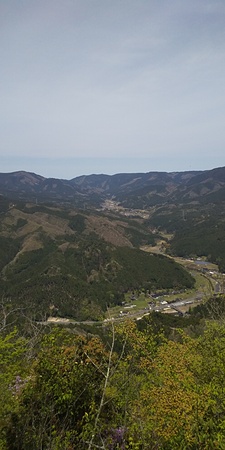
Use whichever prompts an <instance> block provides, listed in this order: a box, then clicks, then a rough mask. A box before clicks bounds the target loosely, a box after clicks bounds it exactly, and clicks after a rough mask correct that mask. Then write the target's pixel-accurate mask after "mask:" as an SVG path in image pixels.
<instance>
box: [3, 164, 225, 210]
mask: <svg viewBox="0 0 225 450" xmlns="http://www.w3.org/2000/svg"><path fill="white" fill-rule="evenodd" d="M0 193H1V194H2V195H5V196H7V197H12V198H14V197H16V198H21V199H27V200H33V201H34V200H38V201H41V200H47V199H51V200H56V201H69V202H70V201H72V202H73V203H75V204H77V205H78V206H81V205H82V203H83V204H84V203H85V202H88V203H92V202H93V204H95V205H96V204H99V203H101V202H102V201H104V200H105V199H107V198H112V197H113V199H114V200H115V201H117V202H120V203H121V205H122V206H124V207H128V208H143V209H144V208H148V207H151V206H154V205H160V204H165V202H170V203H171V202H172V203H181V202H182V203H189V202H200V203H205V202H217V201H221V200H224V199H225V167H220V168H215V169H212V170H205V171H187V172H147V173H129V174H128V173H121V174H115V175H104V174H102V175H88V176H85V175H83V176H79V177H76V178H73V179H71V180H64V179H57V178H45V177H43V176H40V175H37V174H35V173H30V172H25V171H18V172H12V173H0Z"/></svg>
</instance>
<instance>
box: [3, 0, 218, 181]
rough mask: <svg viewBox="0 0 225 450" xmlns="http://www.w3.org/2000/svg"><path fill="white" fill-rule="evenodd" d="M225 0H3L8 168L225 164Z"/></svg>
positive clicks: (50, 170) (49, 172)
mask: <svg viewBox="0 0 225 450" xmlns="http://www.w3.org/2000/svg"><path fill="white" fill-rule="evenodd" d="M224 155H225V1H224V0H218V1H217V0H0V156H1V159H0V161H1V166H0V172H11V171H16V170H28V171H32V172H35V173H38V174H40V175H43V176H47V177H57V178H67V179H69V178H73V177H75V176H77V175H82V174H90V173H108V174H112V173H118V172H148V171H152V170H158V171H168V172H171V171H183V170H193V169H198V170H199V169H202V170H205V169H211V168H214V167H219V166H224V165H225V156H224Z"/></svg>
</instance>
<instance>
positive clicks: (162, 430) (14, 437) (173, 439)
mask: <svg viewBox="0 0 225 450" xmlns="http://www.w3.org/2000/svg"><path fill="white" fill-rule="evenodd" d="M183 320H184V319H183ZM201 326H202V332H201V333H200V335H198V336H197V335H195V336H190V333H187V332H185V331H184V330H182V329H181V328H180V329H179V328H174V332H173V338H170V339H168V338H166V336H165V334H164V333H163V332H162V331H159V330H158V331H156V330H154V329H153V328H154V327H153V324H152V321H151V320H148V321H147V320H145V321H144V322H143V323H140V324H135V322H133V321H125V322H122V323H120V324H114V323H113V322H112V323H111V324H108V326H107V327H105V329H104V330H102V332H101V333H102V337H99V336H97V335H93V334H90V333H84V332H83V333H82V334H81V333H79V334H77V331H76V333H75V332H74V331H73V330H72V329H60V328H58V327H54V328H53V329H51V330H49V331H48V332H47V333H46V331H45V332H43V331H42V332H41V331H40V330H37V329H36V330H35V332H34V333H33V338H32V339H31V338H30V339H27V338H25V337H21V336H19V334H18V332H17V331H16V330H14V331H12V332H11V333H6V330H5V332H3V333H2V334H1V339H0V349H1V356H2V357H1V375H0V385H1V397H0V410H1V415H0V416H1V419H0V429H1V438H0V448H1V449H10V450H18V449H21V450H30V449H33V450H40V449H54V450H58V449H60V450H69V449H95V448H99V449H111V450H114V449H115V450H116V449H130V450H131V449H132V450H133V449H135V450H139V449H140V450H144V449H146V450H147V449H148V450H151V449H152V450H153V449H156V448H157V449H165V450H166V449H171V450H173V449H177V450H178V449H190V450H192V449H193V450H194V449H212V450H213V449H223V448H224V446H225V431H224V414H225V393H224V384H225V326H224V323H223V322H221V321H220V322H219V321H212V320H210V321H208V322H207V321H204V324H203V323H202V325H201Z"/></svg>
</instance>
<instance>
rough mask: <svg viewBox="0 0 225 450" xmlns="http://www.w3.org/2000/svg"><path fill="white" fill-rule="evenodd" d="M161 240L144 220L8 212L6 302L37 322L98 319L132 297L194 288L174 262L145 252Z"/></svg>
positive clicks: (0, 232)
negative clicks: (56, 318)
mask: <svg viewBox="0 0 225 450" xmlns="http://www.w3.org/2000/svg"><path fill="white" fill-rule="evenodd" d="M156 239H157V235H156V234H152V232H151V231H150V229H148V227H146V226H144V225H142V224H140V223H139V222H138V221H136V222H135V221H131V220H129V219H126V220H125V219H124V220H123V221H121V220H120V219H119V218H116V217H115V216H113V217H109V216H107V215H103V214H100V213H95V214H94V213H90V212H89V213H88V212H86V213H85V212H79V211H77V210H75V209H71V208H66V207H62V206H60V207H56V206H54V207H51V206H45V205H41V206H37V205H31V204H17V205H16V204H14V205H8V209H7V210H4V207H3V208H2V214H1V228H0V243H1V250H0V270H1V284H0V295H1V297H2V298H4V299H5V300H4V301H5V303H6V304H8V303H10V305H11V308H12V309H15V308H21V309H22V310H23V311H24V313H27V314H32V317H33V318H35V319H36V320H45V319H46V317H48V316H49V315H55V316H59V317H70V318H74V319H79V320H86V319H94V320H98V319H103V318H104V312H105V311H106V309H107V307H109V306H112V305H116V304H121V302H122V301H123V300H124V294H125V293H126V292H128V291H130V292H131V291H132V290H134V289H144V290H150V291H154V290H155V289H185V288H188V287H191V286H193V283H194V280H193V278H192V277H191V276H190V275H189V274H188V273H187V272H186V271H185V270H184V269H183V268H182V267H181V266H179V265H178V264H176V263H175V262H174V261H173V260H171V259H169V258H166V257H163V256H161V255H152V254H148V253H145V252H143V251H141V250H139V248H137V247H139V245H141V244H154V242H155V240H156Z"/></svg>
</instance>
